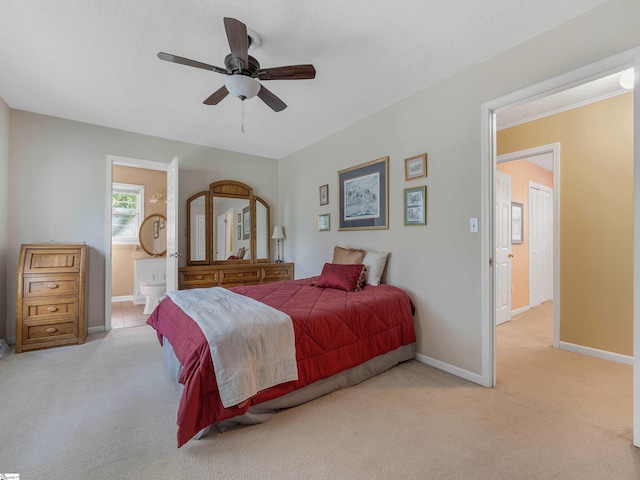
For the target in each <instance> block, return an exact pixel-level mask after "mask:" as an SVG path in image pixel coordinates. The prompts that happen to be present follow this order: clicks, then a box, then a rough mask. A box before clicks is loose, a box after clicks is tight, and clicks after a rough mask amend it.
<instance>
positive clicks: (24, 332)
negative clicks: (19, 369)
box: [16, 244, 87, 353]
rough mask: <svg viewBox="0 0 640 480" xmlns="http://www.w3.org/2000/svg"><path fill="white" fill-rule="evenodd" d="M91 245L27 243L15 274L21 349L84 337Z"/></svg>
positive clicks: (79, 340)
mask: <svg viewBox="0 0 640 480" xmlns="http://www.w3.org/2000/svg"><path fill="white" fill-rule="evenodd" d="M86 266H87V246H86V245H66V244H61V245H52V244H32V245H22V247H21V248H20V260H19V263H18V272H17V278H16V283H17V285H16V353H21V352H23V351H28V350H37V349H40V348H50V347H58V346H61V345H73V344H79V343H84V341H85V339H86V337H87V323H86V321H85V300H86V297H85V295H86V286H85V285H86V283H85V273H86Z"/></svg>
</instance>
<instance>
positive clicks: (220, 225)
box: [216, 213, 229, 260]
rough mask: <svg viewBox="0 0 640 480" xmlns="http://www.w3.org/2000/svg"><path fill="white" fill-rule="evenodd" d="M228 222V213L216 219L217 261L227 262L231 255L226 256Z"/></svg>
mask: <svg viewBox="0 0 640 480" xmlns="http://www.w3.org/2000/svg"><path fill="white" fill-rule="evenodd" d="M226 221H227V215H226V213H222V214H220V215H218V216H217V217H216V260H226V259H227V258H228V257H229V255H226V252H227V247H226V243H227V241H226V240H225V238H226V228H225V223H226Z"/></svg>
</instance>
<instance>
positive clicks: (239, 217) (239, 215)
mask: <svg viewBox="0 0 640 480" xmlns="http://www.w3.org/2000/svg"><path fill="white" fill-rule="evenodd" d="M238 223H239V224H242V214H241V213H239V214H238Z"/></svg>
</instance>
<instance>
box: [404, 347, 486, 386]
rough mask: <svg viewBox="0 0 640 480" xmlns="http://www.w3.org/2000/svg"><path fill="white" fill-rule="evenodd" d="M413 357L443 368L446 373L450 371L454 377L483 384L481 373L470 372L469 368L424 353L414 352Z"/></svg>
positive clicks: (426, 363)
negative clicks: (465, 368) (456, 365)
mask: <svg viewBox="0 0 640 480" xmlns="http://www.w3.org/2000/svg"><path fill="white" fill-rule="evenodd" d="M413 358H415V359H416V360H417V361H419V362H420V363H424V364H425V365H429V366H430V367H434V368H437V369H438V370H443V371H445V372H447V373H450V374H451V375H455V376H456V377H460V378H464V379H465V380H469V381H470V382H473V383H477V384H480V385H483V383H482V382H483V380H482V375H478V374H477V373H473V372H470V371H469V370H464V369H463V368H459V367H455V366H453V365H451V364H449V363H445V362H441V361H440V360H436V359H435V358H431V357H427V356H426V355H422V354H420V353H416V354H415V355H414V357H413Z"/></svg>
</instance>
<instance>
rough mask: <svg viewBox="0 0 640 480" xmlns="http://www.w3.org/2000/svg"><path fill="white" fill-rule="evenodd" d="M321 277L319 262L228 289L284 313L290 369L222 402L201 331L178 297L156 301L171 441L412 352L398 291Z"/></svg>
mask: <svg viewBox="0 0 640 480" xmlns="http://www.w3.org/2000/svg"><path fill="white" fill-rule="evenodd" d="M327 265H330V264H326V265H325V267H327ZM335 268H338V267H335ZM326 278H328V277H326V276H325V269H323V272H322V274H321V275H320V276H319V277H312V278H307V279H300V280H293V281H284V282H276V283H269V284H263V285H254V286H242V287H235V288H232V289H229V290H230V294H231V295H235V296H237V297H243V298H244V297H246V299H248V300H247V301H250V302H253V301H255V302H257V303H260V304H261V305H266V306H267V307H266V308H272V309H275V310H277V311H278V312H282V313H283V314H284V315H285V316H288V317H290V320H291V325H292V327H293V329H292V331H293V339H294V340H293V341H294V342H295V346H294V352H295V353H294V357H295V359H294V362H295V366H296V367H297V372H296V373H297V376H296V378H295V379H292V380H289V381H285V382H282V383H278V384H275V385H273V386H269V387H268V388H263V389H260V390H258V391H256V393H255V394H253V395H251V396H250V397H249V398H247V399H246V400H243V401H240V402H238V403H234V404H232V405H227V406H225V405H224V404H223V399H222V398H221V397H222V394H221V388H219V385H218V381H217V378H216V370H215V369H214V361H213V360H212V358H218V357H216V356H215V355H214V353H213V352H214V351H213V350H212V347H211V345H210V343H209V340H208V339H207V338H206V337H205V334H204V333H203V330H202V329H201V328H200V327H199V325H198V323H197V322H196V320H194V318H193V317H192V316H190V315H188V314H187V313H185V311H184V310H183V309H182V308H180V307H179V306H178V304H180V301H181V300H180V297H178V296H175V297H173V298H172V297H171V296H170V297H169V298H165V299H164V300H163V301H162V302H161V303H160V304H159V305H158V307H157V308H156V309H155V310H154V312H153V313H152V314H151V316H150V317H149V319H148V321H147V323H148V324H149V325H151V326H152V327H153V328H154V329H156V331H157V335H158V339H159V341H160V343H161V345H162V346H163V350H164V355H165V360H166V362H167V366H168V368H169V371H170V373H171V375H172V376H173V378H175V379H176V380H177V381H178V382H179V383H180V386H181V390H182V393H181V398H180V404H179V407H178V419H177V424H178V433H177V437H178V438H177V439H178V447H181V446H182V445H184V444H185V443H186V442H188V441H189V440H190V439H191V438H193V437H196V436H198V437H199V436H201V435H202V433H203V432H205V431H206V430H207V429H208V428H210V427H211V426H215V427H217V428H218V429H219V430H221V431H224V430H225V429H227V428H229V426H231V425H234V424H252V423H261V422H264V421H266V420H267V419H268V418H269V417H270V416H271V415H272V414H273V413H274V412H275V411H277V410H278V409H282V408H288V407H292V406H295V405H299V404H301V403H305V402H307V401H310V400H312V399H314V398H317V397H319V396H321V395H324V394H326V393H329V392H332V391H335V390H338V389H340V388H345V387H347V386H351V385H354V384H356V383H359V382H361V381H363V380H365V379H367V378H370V377H371V376H374V375H377V374H378V373H381V372H383V371H385V370H387V369H389V368H391V367H393V366H394V365H397V364H398V363H400V362H402V361H405V360H408V359H410V358H413V356H414V351H415V340H416V337H415V331H414V326H413V313H414V311H413V305H412V303H411V300H410V299H409V297H408V295H407V294H406V293H405V292H404V291H403V290H401V289H399V288H396V287H394V286H391V285H385V284H380V285H370V284H364V286H363V287H362V288H361V289H360V288H358V290H359V291H348V290H346V289H343V288H340V287H341V286H340V285H337V287H338V288H335V287H336V285H333V284H331V282H329V283H330V284H331V285H330V286H326V282H324V283H323V281H324V280H323V279H325V280H326ZM335 278H336V277H335V275H334V276H333V277H331V280H332V281H335ZM332 287H333V288H332ZM197 290H200V291H198V292H192V293H195V294H197V295H199V296H200V297H199V298H202V296H206V295H209V294H210V293H211V294H214V293H215V292H217V291H218V292H219V290H224V289H220V288H219V287H217V288H213V289H197ZM208 291H210V292H208ZM180 292H183V291H180ZM184 292H185V293H184V295H187V293H186V292H187V291H184ZM173 293H175V294H176V295H178V293H179V292H173ZM180 295H183V293H180ZM179 300H180V301H179ZM196 304H197V302H196ZM239 323H242V322H239ZM220 376H221V375H220V373H219V374H218V377H220ZM286 378H290V377H286ZM239 398H243V397H239ZM233 402H235V400H234V401H233Z"/></svg>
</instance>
